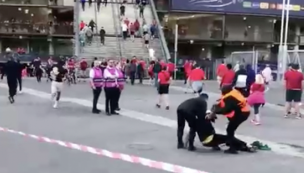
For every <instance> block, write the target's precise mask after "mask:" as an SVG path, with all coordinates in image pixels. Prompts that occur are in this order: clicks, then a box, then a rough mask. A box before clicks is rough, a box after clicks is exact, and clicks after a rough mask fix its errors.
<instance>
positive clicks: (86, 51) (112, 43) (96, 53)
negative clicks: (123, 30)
mask: <svg viewBox="0 0 304 173" xmlns="http://www.w3.org/2000/svg"><path fill="white" fill-rule="evenodd" d="M117 42H118V41H117V38H116V37H105V45H102V44H101V43H100V37H99V36H94V38H93V41H92V44H91V45H86V46H85V47H83V48H82V51H81V54H82V55H83V56H86V57H103V58H109V57H111V58H116V57H119V56H120V50H119V46H118V43H117Z"/></svg>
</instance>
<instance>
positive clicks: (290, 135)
mask: <svg viewBox="0 0 304 173" xmlns="http://www.w3.org/2000/svg"><path fill="white" fill-rule="evenodd" d="M25 85H26V86H27V87H29V88H33V89H37V90H40V91H45V92H49V88H50V87H49V86H50V84H47V83H40V84H37V83H36V82H34V81H25ZM156 93H157V92H156V90H155V88H153V87H152V86H147V85H134V86H131V85H126V88H125V90H124V91H123V93H122V96H121V100H120V107H122V108H125V109H129V110H134V111H137V112H142V113H146V114H151V115H157V116H161V117H165V118H169V119H172V120H175V119H176V108H177V106H178V105H179V104H180V103H181V102H183V101H184V100H186V99H187V98H191V97H194V95H193V94H184V93H183V92H180V91H176V90H174V89H171V90H170V96H169V97H170V108H171V109H170V110H164V109H157V108H156V107H155V104H156V101H157V99H158V98H157V95H156ZM63 96H64V97H72V98H81V99H85V100H89V101H90V100H91V99H92V92H91V90H90V88H89V85H88V83H80V84H77V85H74V86H71V87H68V86H67V87H65V90H64V92H63ZM104 98H105V97H104V94H103V93H102V94H101V97H100V100H99V103H101V104H104V100H105V99H104ZM215 99H217V98H215V97H210V104H211V103H213V102H214V101H215ZM67 109H68V108H67ZM86 111H90V108H86ZM261 118H262V125H261V126H253V125H252V124H251V123H250V122H249V121H247V122H245V123H244V124H243V125H242V126H241V127H240V128H239V129H238V133H240V134H245V135H249V136H253V137H256V138H260V139H265V140H270V141H274V142H278V143H284V144H290V145H293V146H299V147H300V148H301V149H302V148H303V149H304V134H303V133H301V131H302V130H303V121H304V120H297V119H293V118H290V119H285V118H283V113H282V111H281V110H277V109H271V108H269V107H264V108H263V109H262V110H261ZM226 123H227V120H226V119H225V118H219V120H218V121H217V123H216V125H215V126H216V127H218V128H219V129H225V126H226Z"/></svg>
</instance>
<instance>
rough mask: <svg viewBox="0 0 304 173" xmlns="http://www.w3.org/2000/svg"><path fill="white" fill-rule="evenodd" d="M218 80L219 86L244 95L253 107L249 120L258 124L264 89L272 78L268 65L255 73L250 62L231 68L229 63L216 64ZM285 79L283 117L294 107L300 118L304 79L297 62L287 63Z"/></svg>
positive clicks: (263, 99)
mask: <svg viewBox="0 0 304 173" xmlns="http://www.w3.org/2000/svg"><path fill="white" fill-rule="evenodd" d="M217 75H218V82H219V84H220V87H224V86H233V87H234V88H235V89H236V90H238V91H239V92H240V93H242V95H243V96H244V97H246V98H247V100H248V103H249V104H250V105H251V106H252V107H253V108H254V114H255V116H254V119H253V120H252V121H251V122H252V123H253V124H255V125H260V123H261V120H260V111H259V109H260V108H261V107H262V106H263V105H264V104H265V94H264V93H265V91H266V90H268V89H269V88H268V87H267V85H268V84H269V83H270V82H271V81H272V80H273V76H272V70H271V68H270V67H269V65H266V67H265V68H264V69H263V70H262V71H261V72H259V73H256V72H255V71H254V70H253V69H252V66H251V65H250V64H248V65H247V66H246V68H245V66H244V65H242V64H236V66H235V67H234V68H233V67H232V65H231V64H224V63H222V64H221V65H219V66H218V69H217ZM284 80H285V87H286V88H285V89H286V94H285V99H286V113H285V115H284V116H285V117H286V118H287V117H289V116H290V115H291V108H292V107H294V108H295V112H294V114H295V115H296V118H298V119H300V118H301V117H302V115H301V114H300V111H299V110H300V105H301V97H302V81H303V80H304V78H303V74H302V72H301V69H300V68H299V65H298V64H289V68H288V70H287V71H286V72H285V74H284ZM292 103H293V104H292Z"/></svg>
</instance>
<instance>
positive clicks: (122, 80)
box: [116, 66, 125, 111]
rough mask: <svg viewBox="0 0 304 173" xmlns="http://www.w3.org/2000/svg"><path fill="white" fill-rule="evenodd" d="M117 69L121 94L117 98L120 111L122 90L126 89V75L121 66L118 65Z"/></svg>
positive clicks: (117, 108)
mask: <svg viewBox="0 0 304 173" xmlns="http://www.w3.org/2000/svg"><path fill="white" fill-rule="evenodd" d="M116 70H117V72H118V78H117V83H118V88H119V94H118V95H117V98H116V101H117V102H116V105H117V107H116V110H117V111H120V108H119V99H120V95H121V92H122V90H123V89H124V86H125V75H124V73H123V71H122V69H121V67H120V66H116Z"/></svg>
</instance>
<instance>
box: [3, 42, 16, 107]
mask: <svg viewBox="0 0 304 173" xmlns="http://www.w3.org/2000/svg"><path fill="white" fill-rule="evenodd" d="M5 53H6V57H7V59H8V61H7V62H6V64H5V65H4V70H3V73H2V75H1V79H3V76H4V75H6V80H7V86H8V94H9V96H8V100H9V101H10V103H11V104H13V103H14V102H15V98H14V97H15V95H16V93H17V86H18V84H17V78H18V76H19V70H18V68H19V65H18V63H17V62H15V60H14V58H13V56H12V51H11V49H10V48H7V49H6V51H5Z"/></svg>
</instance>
